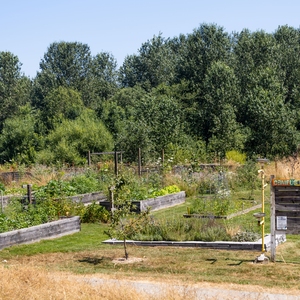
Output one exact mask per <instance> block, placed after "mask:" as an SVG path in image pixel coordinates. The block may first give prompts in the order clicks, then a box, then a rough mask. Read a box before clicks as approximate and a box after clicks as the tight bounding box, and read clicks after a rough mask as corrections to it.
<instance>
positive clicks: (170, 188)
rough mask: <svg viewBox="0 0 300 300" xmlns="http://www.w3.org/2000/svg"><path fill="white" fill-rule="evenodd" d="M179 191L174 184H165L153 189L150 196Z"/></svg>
mask: <svg viewBox="0 0 300 300" xmlns="http://www.w3.org/2000/svg"><path fill="white" fill-rule="evenodd" d="M178 192H180V188H179V187H178V186H176V185H170V186H166V187H165V188H163V189H160V190H158V191H153V192H152V193H151V196H152V197H158V196H164V195H169V194H174V193H178Z"/></svg>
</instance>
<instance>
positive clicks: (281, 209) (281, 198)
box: [270, 175, 300, 261]
mask: <svg viewBox="0 0 300 300" xmlns="http://www.w3.org/2000/svg"><path fill="white" fill-rule="evenodd" d="M270 181H271V239H272V238H273V239H274V240H273V242H272V241H271V260H272V261H273V259H272V258H274V261H275V247H276V245H273V246H272V244H273V243H274V244H275V237H276V234H277V233H279V234H281V233H286V234H299V233H300V179H285V178H284V179H277V178H276V179H275V176H274V175H272V176H271V179H270ZM273 248H274V249H273ZM272 249H273V251H272ZM272 252H274V253H273V255H272ZM272 256H274V257H272Z"/></svg>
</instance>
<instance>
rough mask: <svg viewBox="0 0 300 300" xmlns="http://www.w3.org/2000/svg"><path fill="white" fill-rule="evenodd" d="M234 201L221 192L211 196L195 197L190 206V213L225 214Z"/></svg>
mask: <svg viewBox="0 0 300 300" xmlns="http://www.w3.org/2000/svg"><path fill="white" fill-rule="evenodd" d="M232 206H234V202H233V201H231V200H230V198H229V197H228V196H223V195H221V194H218V195H215V196H213V197H206V198H196V199H195V200H194V201H193V204H192V206H191V208H190V213H191V214H200V215H206V216H226V215H227V214H228V213H229V211H230V209H231V210H232Z"/></svg>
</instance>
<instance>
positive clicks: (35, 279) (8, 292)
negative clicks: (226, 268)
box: [0, 265, 196, 300]
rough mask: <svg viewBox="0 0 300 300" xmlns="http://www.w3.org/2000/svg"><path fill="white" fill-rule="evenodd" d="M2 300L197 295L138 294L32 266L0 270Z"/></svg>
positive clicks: (185, 295) (181, 295)
mask: <svg viewBox="0 0 300 300" xmlns="http://www.w3.org/2000/svg"><path fill="white" fill-rule="evenodd" d="M0 274H1V276H0V278H1V279H0V283H1V285H0V299H2V300H6V299H7V300H11V299H22V300H27V299H28V300H35V299H37V300H44V299H72V300H76V299H78V300H79V299H80V300H84V299H86V300H93V299H105V300H123V299H131V300H140V299H145V300H147V299H149V300H152V299H153V300H154V299H172V300H177V299H178V300H179V299H196V298H195V293H194V294H193V292H191V291H190V290H188V289H183V290H180V291H178V292H176V291H174V290H173V289H171V288H170V289H166V290H163V291H161V293H160V294H159V295H158V294H157V293H153V294H152V295H151V293H150V294H148V293H145V292H141V291H137V290H136V289H135V288H134V287H131V286H130V284H128V281H124V282H122V281H116V280H114V281H108V280H107V279H108V278H106V280H104V281H103V276H102V277H101V279H100V278H99V281H98V282H97V278H95V277H93V278H91V277H90V276H76V275H72V274H69V273H64V272H53V271H52V272H50V271H47V270H45V269H42V268H37V267H33V266H23V265H15V266H9V267H5V266H0Z"/></svg>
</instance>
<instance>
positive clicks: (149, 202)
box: [99, 191, 186, 213]
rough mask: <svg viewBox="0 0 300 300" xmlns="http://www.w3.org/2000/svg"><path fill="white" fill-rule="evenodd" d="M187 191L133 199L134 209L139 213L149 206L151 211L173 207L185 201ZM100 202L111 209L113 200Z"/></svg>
mask: <svg viewBox="0 0 300 300" xmlns="http://www.w3.org/2000/svg"><path fill="white" fill-rule="evenodd" d="M185 198H186V195H185V192H184V191H182V192H178V193H174V194H169V195H165V196H158V197H156V198H149V199H146V200H140V201H132V204H133V205H134V208H135V209H134V210H135V211H136V212H137V213H140V212H142V211H146V210H147V208H148V207H150V208H151V211H154V210H159V209H163V208H167V207H172V206H175V205H178V204H182V203H184V202H185ZM99 204H100V205H101V206H103V207H105V208H106V209H107V210H109V211H110V210H111V202H110V201H100V202H99Z"/></svg>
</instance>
